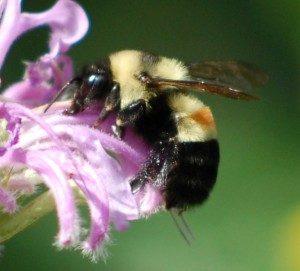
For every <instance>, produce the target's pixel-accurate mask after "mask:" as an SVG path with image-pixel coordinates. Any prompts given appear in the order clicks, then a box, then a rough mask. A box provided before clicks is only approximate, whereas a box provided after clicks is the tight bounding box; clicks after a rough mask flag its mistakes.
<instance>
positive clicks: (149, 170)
mask: <svg viewBox="0 0 300 271" xmlns="http://www.w3.org/2000/svg"><path fill="white" fill-rule="evenodd" d="M177 155H178V153H177V145H176V144H175V143H174V142H169V141H168V142H159V143H157V144H156V145H155V147H154V148H153V149H152V150H151V152H150V155H149V157H148V159H147V160H146V162H145V163H144V165H143V167H142V169H141V170H140V171H139V172H138V174H137V175H136V176H135V177H134V178H133V179H132V180H131V182H130V185H131V190H132V193H133V194H135V193H137V192H138V191H139V190H140V189H141V188H142V187H143V186H144V185H145V184H146V183H152V184H153V185H154V186H156V187H157V188H159V189H160V190H163V189H164V188H165V186H166V182H167V177H168V174H169V172H170V171H172V169H173V168H174V167H175V166H176V160H177V159H176V157H177Z"/></svg>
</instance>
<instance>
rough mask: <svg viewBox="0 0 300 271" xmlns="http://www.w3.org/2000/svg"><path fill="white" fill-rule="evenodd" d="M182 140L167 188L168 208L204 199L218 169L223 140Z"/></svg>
mask: <svg viewBox="0 0 300 271" xmlns="http://www.w3.org/2000/svg"><path fill="white" fill-rule="evenodd" d="M177 144H178V146H177V147H178V156H177V159H176V162H175V164H174V167H173V168H172V170H171V171H170V172H169V175H168V177H167V183H166V186H165V189H164V195H165V200H166V209H171V208H177V209H179V210H185V209H187V208H188V207H190V206H193V205H196V204H201V203H203V202H204V201H205V200H206V199H207V198H208V196H209V193H210V191H211V190H212V188H213V186H214V184H215V182H216V178H217V173H218V165H219V144H218V141H217V140H215V139H213V140H209V141H205V142H184V143H182V142H181V143H177Z"/></svg>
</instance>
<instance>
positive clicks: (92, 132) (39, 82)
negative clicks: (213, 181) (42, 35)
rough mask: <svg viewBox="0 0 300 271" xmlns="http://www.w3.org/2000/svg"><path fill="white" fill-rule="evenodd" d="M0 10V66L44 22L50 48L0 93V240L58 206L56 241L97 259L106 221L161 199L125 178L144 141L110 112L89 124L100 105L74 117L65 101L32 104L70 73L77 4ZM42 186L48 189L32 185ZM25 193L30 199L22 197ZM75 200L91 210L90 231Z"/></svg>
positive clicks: (122, 225)
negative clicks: (116, 130)
mask: <svg viewBox="0 0 300 271" xmlns="http://www.w3.org/2000/svg"><path fill="white" fill-rule="evenodd" d="M1 14H2V16H1ZM0 16H1V21H0V36H1V39H2V40H1V43H0V67H1V66H2V64H3V61H4V58H5V56H6V54H7V52H8V50H9V47H10V46H11V44H12V43H13V42H14V41H15V40H16V39H17V38H18V37H20V36H21V35H22V34H23V33H25V32H26V31H28V30H31V29H33V28H35V27H38V26H41V25H44V24H47V25H49V26H50V28H51V36H50V41H49V53H47V54H45V55H44V56H42V57H40V58H39V59H38V61H37V62H35V63H27V67H26V73H25V78H24V80H22V81H20V82H18V83H15V84H13V85H12V86H10V87H9V88H8V89H7V90H6V91H5V92H4V97H5V99H4V100H6V102H1V101H0V143H1V147H0V242H1V241H4V240H6V239H8V238H10V237H11V236H13V235H14V234H16V233H18V232H19V231H21V230H22V229H23V228H25V227H27V226H29V225H30V224H31V223H33V222H34V221H35V220H36V219H37V218H39V217H41V216H43V215H44V214H46V213H47V212H50V211H51V210H52V209H54V208H55V207H56V210H57V216H58V221H59V232H58V234H57V238H56V244H57V245H58V247H62V248H64V247H80V248H81V249H82V250H83V252H84V253H85V254H88V255H91V256H92V258H93V259H97V256H98V255H103V245H104V243H105V242H106V241H107V240H108V235H109V226H110V224H112V225H114V227H115V229H116V230H120V231H121V230H125V229H126V228H127V227H128V225H129V221H131V220H135V219H139V218H140V217H143V216H146V215H149V214H151V213H153V212H155V211H157V210H158V209H159V208H160V207H161V206H162V198H161V195H160V193H159V192H158V191H156V189H155V188H154V187H153V186H151V185H150V184H147V185H146V186H145V187H144V188H143V189H141V190H140V191H139V192H138V193H137V194H136V195H133V194H132V192H131V187H130V184H129V181H130V180H131V179H132V178H133V177H134V176H135V174H136V173H137V172H138V170H139V169H140V168H141V165H142V164H143V162H144V160H145V159H146V157H147V156H148V152H149V146H147V145H146V144H145V142H144V141H143V140H142V139H141V138H139V137H137V136H136V135H135V134H134V133H133V131H131V130H128V131H127V132H126V137H125V138H124V140H123V141H120V140H118V139H116V138H115V137H114V136H112V134H111V125H112V123H113V122H114V116H111V117H110V118H108V119H107V120H106V121H105V122H104V123H103V124H102V125H101V127H100V129H94V128H92V124H93V123H94V122H95V120H96V118H97V116H98V114H99V110H100V109H99V108H98V107H97V106H96V107H94V108H90V109H89V110H87V111H85V112H83V113H80V114H78V115H75V116H65V115H63V114H62V112H63V110H64V109H65V108H67V107H68V106H69V102H61V103H55V104H54V105H53V106H52V107H51V109H50V110H49V111H48V112H47V113H46V114H44V113H43V108H42V107H40V108H36V109H30V108H33V107H36V106H38V105H43V104H45V103H47V102H49V101H50V100H51V99H52V98H53V96H54V95H55V94H56V93H57V91H59V89H60V88H61V87H62V86H63V85H64V84H65V83H66V82H67V81H68V80H70V78H71V77H72V73H73V69H72V61H71V59H70V58H69V57H68V56H67V55H66V54H65V53H66V51H67V50H68V49H69V47H70V46H71V45H72V44H73V43H75V42H77V41H78V40H79V39H81V38H82V37H83V36H84V34H85V33H86V31H87V28H88V20H87V17H86V15H85V13H84V11H83V10H82V8H81V7H80V6H79V5H78V4H76V3H75V2H73V1H70V0H58V1H57V2H56V4H55V5H54V6H53V7H52V8H50V9H49V10H48V11H45V12H42V13H36V14H33V13H32V14H30V13H22V12H21V1H17V0H9V1H8V0H7V1H5V0H4V1H2V2H1V3H0ZM2 99H3V98H2ZM7 100H9V101H10V102H7ZM11 101H12V102H11ZM21 104H22V105H21ZM98 106H100V105H98ZM43 186H46V187H47V188H48V190H47V191H46V192H45V191H44V190H42V191H40V189H37V188H39V187H43ZM50 193H51V194H50ZM29 195H30V198H31V200H30V202H29V204H27V205H25V206H24V205H22V204H20V202H21V201H20V200H19V199H20V198H23V197H27V196H29ZM53 199H54V201H53ZM78 202H79V203H81V204H82V203H85V204H86V205H87V207H88V209H89V211H90V229H89V231H88V234H87V235H86V234H85V232H86V231H85V230H84V229H83V226H82V225H83V224H84V223H82V219H81V217H80V215H79V212H78V206H77V205H78ZM1 207H2V208H1ZM37 207H38V208H37ZM7 213H9V214H10V215H9V216H8V215H7ZM1 223H2V224H1Z"/></svg>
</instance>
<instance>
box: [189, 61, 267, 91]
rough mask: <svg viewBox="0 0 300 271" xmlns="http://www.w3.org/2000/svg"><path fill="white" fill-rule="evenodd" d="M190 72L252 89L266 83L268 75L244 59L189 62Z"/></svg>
mask: <svg viewBox="0 0 300 271" xmlns="http://www.w3.org/2000/svg"><path fill="white" fill-rule="evenodd" d="M187 67H188V70H189V74H190V76H191V77H192V78H194V79H198V80H203V79H204V80H210V81H213V82H214V83H216V84H226V85H228V86H231V87H232V88H234V89H235V88H237V89H246V90H249V89H252V88H253V87H256V86H262V85H264V84H265V83H266V82H267V81H268V79H269V77H268V75H267V74H266V73H265V72H263V71H262V70H261V69H259V68H258V67H257V66H255V65H253V64H249V63H246V62H242V61H235V60H229V61H205V62H202V63H191V64H187Z"/></svg>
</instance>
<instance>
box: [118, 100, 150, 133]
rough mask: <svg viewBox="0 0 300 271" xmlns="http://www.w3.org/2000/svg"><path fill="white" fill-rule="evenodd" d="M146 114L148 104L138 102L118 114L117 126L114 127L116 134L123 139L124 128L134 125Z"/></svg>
mask: <svg viewBox="0 0 300 271" xmlns="http://www.w3.org/2000/svg"><path fill="white" fill-rule="evenodd" d="M145 112H146V102H145V101H144V100H142V99H140V100H137V101H135V102H133V103H131V104H129V105H128V106H127V107H125V108H124V109H122V110H121V111H119V112H118V115H117V119H116V124H115V125H113V126H112V130H113V132H114V134H115V135H116V136H117V137H118V138H122V136H123V133H122V132H123V131H122V130H124V127H126V126H128V125H134V123H135V122H136V121H137V120H139V119H140V118H141V117H142V116H144V114H145Z"/></svg>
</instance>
